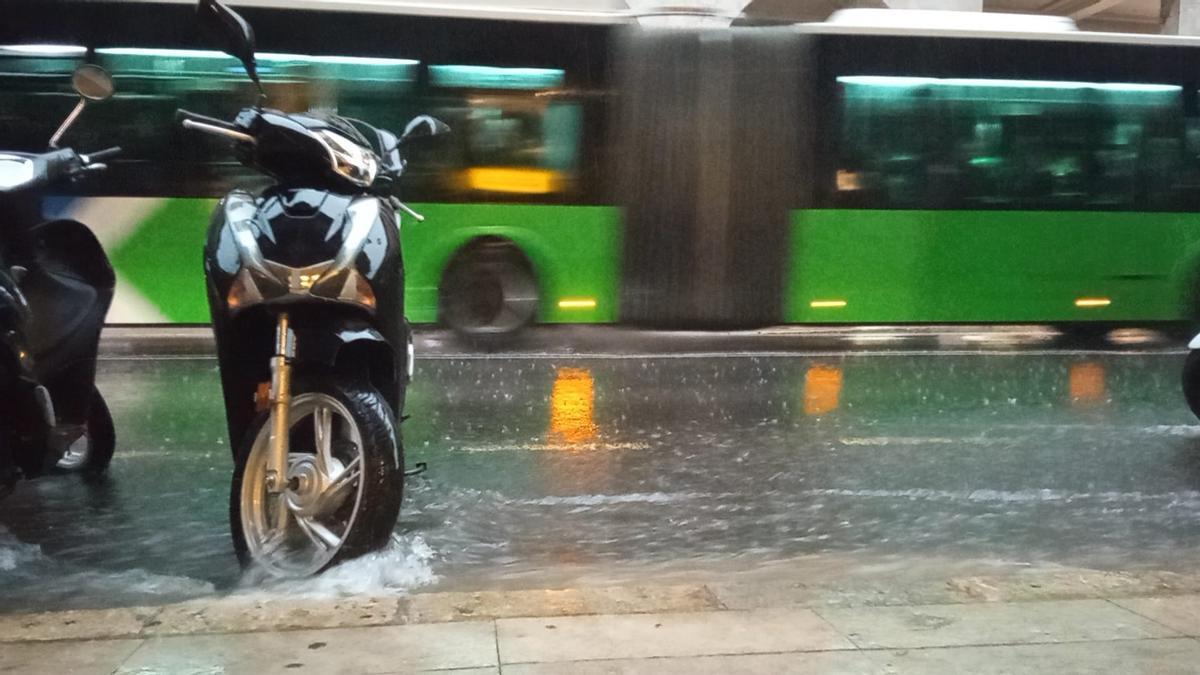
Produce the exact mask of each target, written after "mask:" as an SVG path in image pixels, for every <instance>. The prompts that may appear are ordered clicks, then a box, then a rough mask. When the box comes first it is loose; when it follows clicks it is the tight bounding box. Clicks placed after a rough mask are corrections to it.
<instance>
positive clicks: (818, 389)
mask: <svg viewBox="0 0 1200 675" xmlns="http://www.w3.org/2000/svg"><path fill="white" fill-rule="evenodd" d="M841 395H842V369H841V368H838V367H836V366H812V367H811V368H809V369H808V372H806V373H804V414H805V415H824V414H825V413H828V412H833V411H834V410H837V408H838V404H839V403H840V399H841Z"/></svg>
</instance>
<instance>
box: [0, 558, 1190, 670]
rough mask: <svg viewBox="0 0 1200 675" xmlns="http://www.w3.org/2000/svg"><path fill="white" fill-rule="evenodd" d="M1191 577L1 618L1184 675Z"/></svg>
mask: <svg viewBox="0 0 1200 675" xmlns="http://www.w3.org/2000/svg"><path fill="white" fill-rule="evenodd" d="M1197 591H1200V576H1192V575H1178V574H1172V573H1148V574H1137V575H1134V574H1120V573H1103V572H1093V571H1087V570H1079V571H1067V572H1062V573H1056V574H1050V575H1040V576H1035V575H1009V576H1004V577H996V578H979V577H975V578H968V579H951V580H946V581H942V582H937V583H933V582H931V583H930V584H927V585H919V586H917V587H911V588H906V589H878V588H877V589H872V588H868V587H862V588H855V589H847V588H811V587H806V586H804V585H802V584H794V583H792V584H787V583H769V584H763V583H754V584H739V583H729V584H721V583H717V584H706V585H676V586H660V587H641V588H631V587H617V588H594V589H586V588H584V589H568V590H550V591H538V590H533V591H486V592H478V593H418V594H415V595H412V596H408V597H404V598H382V599H380V598H376V599H362V598H346V599H340V600H331V599H325V600H322V599H304V598H274V599H264V598H258V599H255V598H250V597H236V596H235V597H227V598H219V599H211V600H197V601H191V602H186V603H179V604H176V605H168V606H164V607H157V608H129V609H115V610H85V611H74V612H54V613H45V614H38V615H0V643H2V644H0V672H14V673H29V674H31V675H33V674H41V673H82V674H91V673H97V674H99V673H106V674H107V673H114V672H115V673H123V674H129V675H133V674H138V675H149V674H151V673H187V674H193V675H201V674H204V675H216V674H218V673H220V674H229V675H235V674H240V673H247V674H254V675H265V674H267V673H380V674H383V673H417V672H454V673H463V674H469V675H475V674H477V673H478V674H483V673H501V672H502V673H505V674H519V675H531V674H548V673H838V674H841V673H869V674H874V673H879V674H884V673H889V674H890V673H934V674H943V673H944V674H957V673H980V674H986V673H1056V674H1057V673H1132V672H1152V673H1197V672H1200V640H1198V639H1197V638H1198V637H1200V593H1198V592H1197Z"/></svg>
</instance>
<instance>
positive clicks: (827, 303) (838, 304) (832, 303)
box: [808, 300, 846, 309]
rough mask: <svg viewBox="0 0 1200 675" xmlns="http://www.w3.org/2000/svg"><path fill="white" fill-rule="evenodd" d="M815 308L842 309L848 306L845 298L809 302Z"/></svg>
mask: <svg viewBox="0 0 1200 675" xmlns="http://www.w3.org/2000/svg"><path fill="white" fill-rule="evenodd" d="M808 306H809V307H812V308H813V309H841V308H842V307H845V306H846V301H845V300H813V301H812V302H810V303H808Z"/></svg>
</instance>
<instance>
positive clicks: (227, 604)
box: [142, 596, 400, 636]
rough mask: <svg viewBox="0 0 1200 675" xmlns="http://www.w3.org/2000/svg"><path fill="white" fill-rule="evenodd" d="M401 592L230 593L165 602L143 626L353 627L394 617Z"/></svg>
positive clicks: (232, 629)
mask: <svg viewBox="0 0 1200 675" xmlns="http://www.w3.org/2000/svg"><path fill="white" fill-rule="evenodd" d="M399 604H400V599H399V598H354V597H350V598H337V599H330V598H286V597H276V598H253V597H237V596H232V597H227V598H221V599H218V600H195V601H191V602H182V603H178V604H174V605H167V606H165V607H163V608H162V610H161V611H160V612H158V614H156V615H155V616H154V617H153V618H152V619H151V620H149V621H147V622H146V624H145V626H144V627H143V629H142V635H145V636H165V635H194V634H203V633H248V632H254V631H263V630H293V629H314V628H350V627H354V626H380V625H386V624H391V623H395V622H396V617H397V612H398V609H399Z"/></svg>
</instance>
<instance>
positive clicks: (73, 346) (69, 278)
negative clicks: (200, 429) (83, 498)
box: [0, 65, 120, 497]
mask: <svg viewBox="0 0 1200 675" xmlns="http://www.w3.org/2000/svg"><path fill="white" fill-rule="evenodd" d="M72 83H73V85H74V87H75V91H76V93H78V94H79V96H80V99H79V103H78V104H77V105H76V106H75V109H74V110H73V111H72V112H71V114H70V115H69V116H68V117H67V119H66V121H64V122H63V123H62V125H61V126H60V127H59V128H58V131H56V132H55V133H54V136H53V137H52V138H51V139H50V148H51V149H50V150H49V151H47V152H44V153H23V152H10V151H0V497H2V496H3V495H4V494H5V493H6V492H7V491H8V490H9V489H11V487H12V486H13V484H14V483H15V482H16V480H17V479H18V478H34V477H36V476H38V475H40V474H42V473H44V472H46V471H47V470H50V469H53V468H55V467H57V468H58V469H61V470H67V471H86V472H90V473H100V472H102V471H104V470H105V469H106V468H108V463H109V460H111V459H112V456H113V447H114V444H115V436H114V434H113V423H112V418H111V417H110V416H109V413H108V407H107V406H106V405H105V403H104V397H102V396H101V395H100V392H99V390H97V389H96V386H95V377H96V351H97V347H98V345H99V341H100V329H101V327H102V326H103V325H104V316H105V314H106V313H107V312H108V306H109V304H110V303H111V302H112V297H113V286H114V282H115V277H114V275H113V270H112V267H111V266H110V265H109V262H108V257H107V256H106V255H105V254H104V249H102V248H101V247H100V243H99V242H98V241H96V237H95V236H94V235H93V234H92V232H91V230H89V229H88V228H87V226H85V225H84V224H82V223H79V222H76V221H74V220H51V221H45V220H43V219H42V203H41V198H42V196H43V195H45V193H46V192H47V191H48V190H49V189H51V188H52V187H54V186H61V185H62V184H63V183H65V182H67V181H70V180H74V179H77V178H79V177H81V176H83V175H84V174H85V173H87V172H89V171H96V170H101V169H104V168H105V167H104V164H103V161H104V160H105V159H106V158H108V157H112V156H114V155H116V154H118V153H119V152H120V148H110V149H108V150H101V151H98V152H93V153H90V154H87V155H83V154H79V153H77V152H75V151H74V150H72V149H71V148H59V147H58V142H59V140H60V139H61V138H62V137H63V134H65V133H66V131H67V129H68V128H69V127H70V126H71V124H72V123H73V122H74V121H75V120H76V119H77V118H78V117H79V114H80V113H81V112H83V109H84V108H85V107H86V105H87V104H88V102H89V101H100V100H104V99H106V98H108V97H109V96H111V95H112V93H113V84H112V79H111V78H109V76H108V73H106V72H104V71H103V70H102V69H100V68H98V67H96V66H92V65H84V66H80V67H79V68H78V69H77V70H76V71H75V74H74V77H73V78H72Z"/></svg>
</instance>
